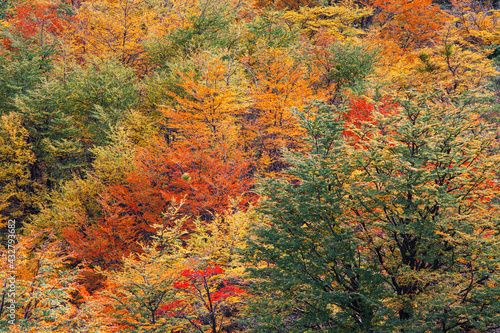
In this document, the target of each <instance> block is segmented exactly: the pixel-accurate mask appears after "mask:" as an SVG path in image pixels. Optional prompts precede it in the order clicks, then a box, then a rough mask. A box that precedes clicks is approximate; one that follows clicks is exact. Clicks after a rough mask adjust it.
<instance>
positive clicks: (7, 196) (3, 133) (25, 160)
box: [0, 114, 40, 227]
mask: <svg viewBox="0 0 500 333" xmlns="http://www.w3.org/2000/svg"><path fill="white" fill-rule="evenodd" d="M27 138H28V131H27V130H26V129H25V128H24V127H23V126H22V125H21V119H20V118H19V117H18V116H16V115H14V114H8V115H2V116H1V117H0V170H1V171H0V188H1V190H0V227H3V224H4V223H5V222H6V221H7V219H9V218H15V219H17V220H18V222H21V221H22V220H23V219H25V218H26V217H27V216H28V215H30V214H31V213H34V212H35V211H36V195H35V194H34V189H36V184H34V183H33V181H32V180H31V173H30V166H31V165H32V164H33V162H34V160H35V156H34V154H33V152H32V150H31V147H30V145H29V144H28V142H27ZM38 190H40V189H38Z"/></svg>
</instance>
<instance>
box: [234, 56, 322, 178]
mask: <svg viewBox="0 0 500 333" xmlns="http://www.w3.org/2000/svg"><path fill="white" fill-rule="evenodd" d="M242 61H243V63H244V64H245V66H246V69H247V71H248V72H249V73H250V75H251V78H252V83H251V85H250V86H249V87H248V96H249V97H250V98H251V102H252V104H251V106H250V107H249V108H247V111H246V114H245V121H244V123H243V128H242V130H243V135H244V139H245V142H246V144H247V145H248V147H251V149H253V150H254V151H255V153H256V157H257V159H258V168H259V170H260V171H262V172H274V171H279V170H281V169H282V168H283V167H284V165H283V163H282V161H281V150H282V149H283V148H288V149H296V148H299V147H300V146H301V137H302V134H303V130H302V129H301V127H300V126H299V124H298V121H297V117H296V115H295V114H294V111H293V109H294V108H298V109H301V108H302V107H303V106H305V105H306V104H307V102H308V101H309V100H311V99H314V98H321V95H318V94H316V92H315V89H314V83H315V82H316V80H317V78H316V77H315V74H314V73H308V71H307V69H306V68H305V66H304V65H303V64H301V63H300V61H299V60H296V59H294V58H293V57H292V56H290V55H287V54H286V51H285V50H281V49H269V50H263V51H262V52H261V53H260V54H258V55H256V56H255V57H245V58H243V59H242Z"/></svg>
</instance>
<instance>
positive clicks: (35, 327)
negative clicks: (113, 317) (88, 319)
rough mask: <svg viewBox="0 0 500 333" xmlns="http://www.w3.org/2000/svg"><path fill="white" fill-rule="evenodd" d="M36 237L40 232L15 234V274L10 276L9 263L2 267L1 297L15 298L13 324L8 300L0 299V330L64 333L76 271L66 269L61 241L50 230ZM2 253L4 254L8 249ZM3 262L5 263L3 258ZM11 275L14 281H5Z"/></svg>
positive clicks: (69, 313)
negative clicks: (43, 238)
mask: <svg viewBox="0 0 500 333" xmlns="http://www.w3.org/2000/svg"><path fill="white" fill-rule="evenodd" d="M17 232H19V230H17ZM39 238H40V234H31V235H28V236H20V235H17V237H16V243H15V245H14V247H15V248H16V251H15V253H16V254H15V260H14V267H15V268H14V272H15V274H14V275H12V274H13V273H12V272H13V270H12V268H10V266H9V265H4V266H3V267H2V275H1V277H2V289H1V293H2V300H5V301H7V297H8V298H10V299H12V297H13V298H14V301H15V314H16V318H15V320H14V324H12V322H10V323H9V320H11V318H10V317H9V316H7V314H8V313H10V312H9V311H8V310H7V302H5V303H4V302H2V306H1V307H0V322H1V323H2V325H1V328H0V331H1V332H66V331H67V325H68V324H69V323H70V322H71V315H72V313H74V310H75V309H74V307H73V305H72V304H71V303H70V302H69V298H70V291H71V289H72V288H73V282H74V275H75V274H74V272H73V271H72V270H68V269H66V268H65V264H66V257H65V256H64V254H63V252H62V249H61V243H60V242H59V241H57V240H55V239H54V238H53V235H51V234H50V230H45V241H43V242H42V243H38V241H37V240H38V239H39ZM2 252H3V253H4V254H5V253H7V248H3V249H2ZM2 258H5V256H2ZM2 264H6V262H4V261H3V260H2ZM12 276H14V279H15V280H9V283H7V280H6V279H7V278H12ZM12 283H13V284H14V285H15V286H14V288H15V289H14V291H13V290H12V288H11V284H12ZM12 292H14V293H15V295H14V294H12ZM10 304H12V303H9V306H10ZM4 306H5V307H4Z"/></svg>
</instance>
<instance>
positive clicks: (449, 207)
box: [247, 93, 500, 332]
mask: <svg viewBox="0 0 500 333" xmlns="http://www.w3.org/2000/svg"><path fill="white" fill-rule="evenodd" d="M471 104H472V103H470V101H469V104H468V105H460V104H458V103H452V102H450V101H446V100H445V101H443V100H442V99H441V100H439V101H433V99H432V96H427V95H426V96H423V95H421V96H418V95H414V94H413V95H412V94H411V93H408V95H407V98H406V99H404V100H401V101H400V102H394V101H391V100H390V99H389V98H385V99H381V100H380V101H378V102H376V103H369V102H367V101H366V100H365V99H363V98H353V99H352V101H351V103H350V104H349V107H347V108H345V110H334V111H327V110H324V108H323V110H324V111H323V113H319V114H318V116H317V117H316V119H314V120H310V121H306V122H305V123H304V124H305V127H306V128H307V130H308V132H309V141H310V143H311V149H310V151H308V152H306V153H304V154H302V155H290V156H289V162H290V163H291V164H292V166H293V167H292V168H291V169H290V170H289V171H288V173H289V175H290V178H292V181H289V182H288V181H285V180H268V181H266V182H264V184H263V185H262V194H263V195H264V197H265V198H266V199H265V200H264V202H263V205H262V213H263V214H265V215H266V216H268V217H269V218H270V224H269V225H268V226H267V227H265V228H260V229H259V230H258V231H257V240H256V241H255V242H252V243H251V245H250V250H249V251H247V256H248V258H249V259H250V260H251V261H252V262H254V264H255V265H256V268H254V269H253V270H252V276H254V277H256V278H258V280H257V283H256V284H255V288H256V294H257V295H259V294H260V295H263V296H264V297H260V298H258V301H257V302H256V304H254V306H253V312H251V314H252V316H253V320H254V321H255V322H254V326H255V328H254V331H257V332H304V331H307V330H310V331H314V332H322V331H323V332H345V331H347V330H350V331H357V332H361V331H363V332H388V331H392V332H394V331H401V332H402V331H404V332H459V331H462V330H464V329H471V328H477V329H482V330H485V329H487V328H488V327H491V326H493V325H499V324H500V317H499V313H500V311H499V309H500V302H499V295H500V284H499V282H500V281H499V278H500V274H499V268H500V266H499V261H498V257H499V253H498V242H499V231H498V221H499V216H498V212H499V208H500V207H499V204H498V185H497V180H496V179H497V177H496V172H497V170H498V168H499V166H500V159H499V157H498V153H497V143H496V140H495V131H494V130H493V128H492V127H491V126H490V125H488V124H486V123H485V122H484V121H483V120H482V119H481V118H480V117H479V116H478V113H477V111H478V110H477V109H478V108H477V107H476V108H474V107H472V105H473V104H472V105H471ZM261 309H265V310H264V311H262V310H261ZM270 309H273V311H270Z"/></svg>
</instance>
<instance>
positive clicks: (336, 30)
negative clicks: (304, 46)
mask: <svg viewBox="0 0 500 333" xmlns="http://www.w3.org/2000/svg"><path fill="white" fill-rule="evenodd" d="M371 15H373V9H372V8H367V7H365V8H359V6H357V5H355V4H351V3H348V2H345V3H342V4H339V5H336V6H325V7H323V6H317V7H301V8H300V9H298V10H297V11H292V10H291V11H287V12H286V13H285V14H284V18H285V19H286V20H288V21H290V22H291V23H292V24H294V25H295V26H296V27H297V28H298V29H300V31H301V32H302V33H304V34H306V35H307V36H310V37H312V36H314V34H316V33H318V32H319V31H320V30H326V31H327V32H328V33H329V34H331V35H333V36H335V37H337V38H338V39H340V40H343V39H349V38H352V37H355V36H358V35H363V34H365V31H364V30H362V29H361V28H360V26H361V23H362V22H363V21H364V20H366V18H367V17H369V16H371Z"/></svg>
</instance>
